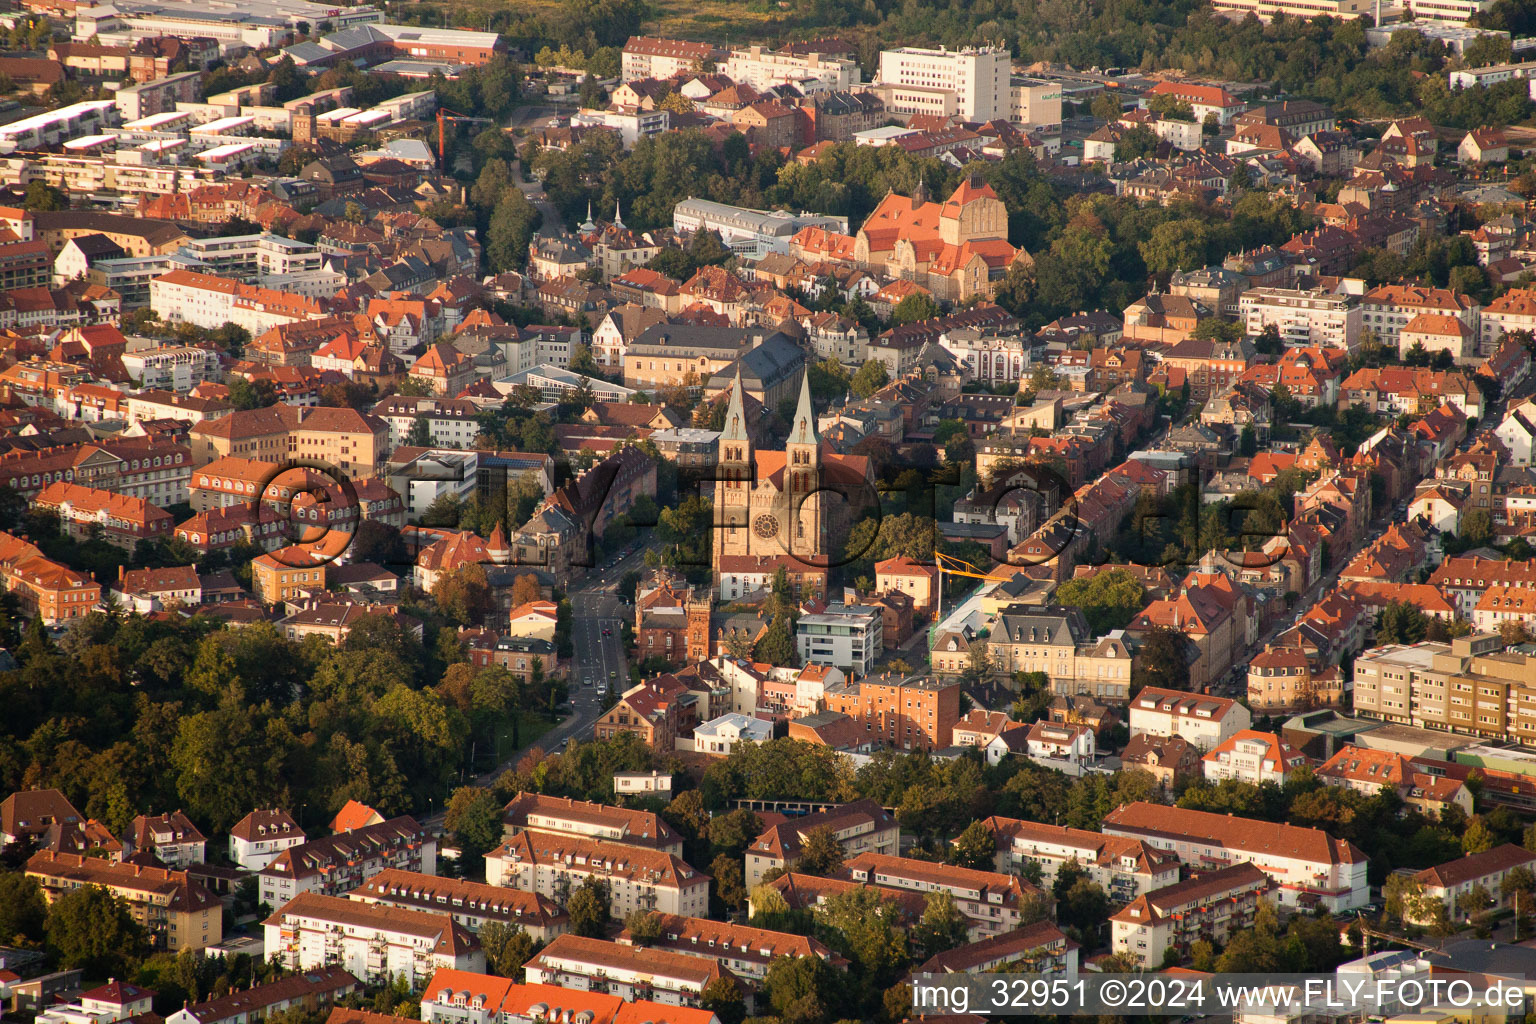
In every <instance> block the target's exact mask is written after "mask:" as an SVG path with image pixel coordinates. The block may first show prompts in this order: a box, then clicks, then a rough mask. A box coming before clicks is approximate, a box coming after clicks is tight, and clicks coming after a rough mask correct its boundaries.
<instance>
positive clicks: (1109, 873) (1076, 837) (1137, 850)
mask: <svg viewBox="0 0 1536 1024" xmlns="http://www.w3.org/2000/svg"><path fill="white" fill-rule="evenodd" d="M982 825H983V826H984V827H985V828H986V830H987V831H988V832H990V833H992V836H993V838H994V839H995V840H996V841H997V860H996V866H997V870H998V872H1000V873H1004V874H1021V873H1022V872H1023V870H1024V865H1025V864H1027V863H1032V864H1037V865H1039V867H1040V872H1041V884H1042V885H1049V884H1051V883H1053V882H1054V881H1055V879H1056V872H1057V871H1058V870H1060V868H1061V866H1062V865H1063V864H1066V863H1068V862H1074V863H1076V864H1077V866H1078V867H1079V868H1081V869H1082V870H1083V871H1086V872H1087V873H1088V877H1089V878H1090V879H1091V880H1092V881H1094V882H1097V883H1098V884H1099V885H1100V886H1101V887H1102V888H1103V889H1104V892H1105V893H1106V894H1107V895H1108V896H1109V898H1110V899H1112V900H1115V901H1116V902H1128V901H1130V900H1133V899H1135V898H1136V897H1138V896H1140V895H1142V894H1143V893H1147V892H1151V891H1152V890H1154V889H1161V888H1164V887H1165V886H1169V885H1172V884H1173V883H1175V882H1177V881H1178V880H1179V869H1180V863H1179V858H1178V857H1177V856H1175V855H1174V854H1172V853H1170V852H1168V851H1166V850H1159V849H1158V848H1157V847H1155V846H1152V845H1151V844H1149V843H1146V842H1143V841H1142V840H1140V839H1127V838H1124V837H1122V836H1107V835H1104V834H1103V833H1102V832H1090V831H1088V830H1087V829H1081V828H1068V827H1066V826H1065V825H1047V824H1044V823H1042V822H1038V821H1023V820H1020V819H1018V818H1003V817H999V816H997V815H993V816H992V817H990V818H985V819H983V820H982Z"/></svg>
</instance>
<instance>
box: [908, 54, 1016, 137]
mask: <svg viewBox="0 0 1536 1024" xmlns="http://www.w3.org/2000/svg"><path fill="white" fill-rule="evenodd" d="M878 84H879V85H882V86H886V87H888V88H887V89H885V90H883V91H885V92H886V93H887V95H886V98H885V103H886V107H887V109H889V110H890V111H891V112H892V113H895V114H939V115H942V116H949V115H953V114H958V115H960V116H961V117H963V118H964V119H965V120H967V121H991V120H993V119H994V118H1004V119H1008V118H1011V117H1012V115H1013V92H1012V88H1011V85H1010V75H1009V60H1008V51H1007V50H1005V49H1002V48H1000V47H996V46H983V47H966V48H964V49H961V50H949V49H945V48H943V47H940V48H939V49H937V50H930V49H925V48H923V47H918V46H903V47H901V48H900V49H896V50H882V51H880V78H879V82H878Z"/></svg>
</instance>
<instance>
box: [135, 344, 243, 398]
mask: <svg viewBox="0 0 1536 1024" xmlns="http://www.w3.org/2000/svg"><path fill="white" fill-rule="evenodd" d="M122 362H123V369H124V370H126V371H127V373H128V376H129V377H130V378H131V379H132V380H134V381H136V382H137V384H138V386H139V387H141V388H164V389H165V390H167V391H190V390H192V389H193V388H194V387H196V386H197V385H199V384H201V383H203V382H204V381H210V380H211V381H222V380H223V379H224V368H223V366H222V365H221V364H220V363H219V354H218V353H217V352H216V351H214V350H213V349H208V348H193V347H192V346H190V345H156V346H155V347H154V348H143V349H139V350H138V351H136V352H124V353H123V355H122Z"/></svg>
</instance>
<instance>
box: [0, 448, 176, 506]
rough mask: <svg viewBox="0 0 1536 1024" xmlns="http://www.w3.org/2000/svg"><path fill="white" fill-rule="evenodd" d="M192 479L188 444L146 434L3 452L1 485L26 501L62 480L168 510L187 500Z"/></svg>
mask: <svg viewBox="0 0 1536 1024" xmlns="http://www.w3.org/2000/svg"><path fill="white" fill-rule="evenodd" d="M191 477H192V456H191V452H190V451H189V450H188V448H186V447H185V446H183V445H179V444H165V443H164V442H160V441H155V440H152V439H150V438H148V437H135V438H121V439H118V440H113V441H93V442H90V443H87V444H81V445H60V446H56V447H51V448H39V449H36V450H33V451H26V450H23V449H13V450H11V451H8V452H4V453H0V484H4V485H6V486H8V487H10V488H11V489H12V490H15V491H16V492H17V493H18V494H20V495H21V497H23V498H26V499H28V500H33V499H35V498H36V497H37V496H38V495H39V494H41V493H42V492H43V489H44V488H46V487H48V486H49V485H50V484H54V483H58V482H60V481H63V482H65V483H72V484H78V485H80V486H82V487H91V488H94V489H96V490H101V491H111V492H112V493H114V494H120V495H124V496H126V497H130V498H141V499H143V500H145V501H147V502H149V503H151V504H153V505H158V506H159V507H161V508H165V507H167V506H169V505H175V504H177V503H179V502H184V501H186V500H187V498H188V490H187V485H188V482H189V481H190V480H191Z"/></svg>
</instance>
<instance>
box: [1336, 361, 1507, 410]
mask: <svg viewBox="0 0 1536 1024" xmlns="http://www.w3.org/2000/svg"><path fill="white" fill-rule="evenodd" d="M1482 401H1483V399H1482V392H1481V391H1480V390H1478V388H1477V385H1475V384H1473V383H1472V382H1471V381H1470V380H1468V379H1467V376H1466V375H1465V374H1464V373H1462V372H1461V371H1459V370H1430V369H1425V368H1423V367H1410V366H1383V367H1379V368H1373V367H1368V366H1367V367H1362V368H1361V369H1359V370H1356V371H1355V372H1354V373H1352V374H1350V375H1349V376H1348V377H1347V378H1345V380H1344V383H1343V384H1342V385H1340V388H1339V409H1340V411H1343V410H1345V409H1348V408H1349V407H1350V406H1353V405H1361V406H1364V407H1365V408H1367V409H1369V410H1370V411H1372V412H1378V413H1387V414H1389V415H1398V414H1401V413H1408V414H1409V415H1411V416H1422V415H1425V414H1427V413H1430V412H1433V411H1434V410H1435V409H1437V408H1439V407H1440V406H1441V405H1442V404H1444V403H1446V402H1449V403H1450V404H1452V405H1454V406H1456V407H1457V408H1458V409H1460V410H1461V411H1462V413H1463V414H1464V415H1466V416H1468V417H1473V416H1477V417H1480V416H1481V415H1482V412H1483V407H1482Z"/></svg>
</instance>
